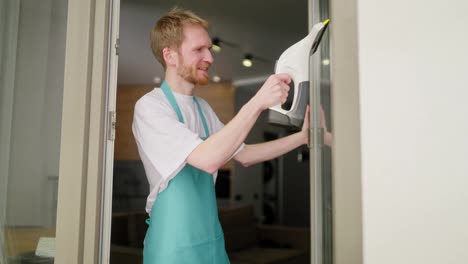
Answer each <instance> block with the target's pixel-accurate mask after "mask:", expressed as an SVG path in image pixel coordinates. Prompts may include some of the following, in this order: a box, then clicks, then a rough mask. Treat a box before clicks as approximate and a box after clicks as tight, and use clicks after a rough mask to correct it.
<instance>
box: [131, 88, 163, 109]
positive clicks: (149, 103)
mask: <svg viewBox="0 0 468 264" xmlns="http://www.w3.org/2000/svg"><path fill="white" fill-rule="evenodd" d="M165 108H166V101H165V98H164V95H163V93H162V92H161V91H160V89H159V88H155V89H153V90H151V91H150V92H148V93H146V94H145V95H143V96H142V97H140V99H138V100H137V102H136V103H135V111H145V110H151V111H158V110H159V111H162V110H164V109H165Z"/></svg>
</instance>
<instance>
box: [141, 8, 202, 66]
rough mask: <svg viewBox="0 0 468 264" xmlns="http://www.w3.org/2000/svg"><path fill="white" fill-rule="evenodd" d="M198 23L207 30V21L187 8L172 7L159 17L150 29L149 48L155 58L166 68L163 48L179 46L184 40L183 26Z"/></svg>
mask: <svg viewBox="0 0 468 264" xmlns="http://www.w3.org/2000/svg"><path fill="white" fill-rule="evenodd" d="M185 25H199V26H202V27H203V28H204V29H206V30H208V22H207V21H206V20H204V19H202V18H200V17H199V16H197V15H195V14H194V13H193V12H191V11H189V10H183V9H180V8H178V7H174V8H173V9H172V10H171V11H169V13H167V14H166V15H165V16H163V17H161V18H160V19H159V20H158V22H157V23H156V25H155V26H154V27H153V30H151V36H150V38H151V49H152V51H153V54H154V56H155V57H156V59H157V60H158V61H159V62H160V63H161V64H162V66H163V67H164V69H166V62H165V61H164V58H163V49H164V48H167V47H171V48H179V47H180V45H181V44H182V41H183V40H184V26H185Z"/></svg>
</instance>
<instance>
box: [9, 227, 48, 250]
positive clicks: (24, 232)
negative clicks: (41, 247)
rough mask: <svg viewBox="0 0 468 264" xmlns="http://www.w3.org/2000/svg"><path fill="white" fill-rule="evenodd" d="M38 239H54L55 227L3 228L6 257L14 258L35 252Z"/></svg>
mask: <svg viewBox="0 0 468 264" xmlns="http://www.w3.org/2000/svg"><path fill="white" fill-rule="evenodd" d="M40 237H55V227H52V228H38V227H21V228H18V227H7V228H5V241H6V254H7V256H16V255H18V254H21V253H26V252H31V251H35V250H36V247H37V242H38V241H39V238H40Z"/></svg>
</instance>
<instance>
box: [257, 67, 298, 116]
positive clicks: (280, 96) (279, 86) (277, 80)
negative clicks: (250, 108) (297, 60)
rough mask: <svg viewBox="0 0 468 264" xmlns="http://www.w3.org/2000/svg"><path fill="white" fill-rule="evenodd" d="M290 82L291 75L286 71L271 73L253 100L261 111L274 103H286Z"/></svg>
mask: <svg viewBox="0 0 468 264" xmlns="http://www.w3.org/2000/svg"><path fill="white" fill-rule="evenodd" d="M290 82H291V77H289V75H287V74H285V73H280V74H274V75H271V76H270V77H268V79H267V80H266V82H265V83H264V84H263V86H262V87H261V88H260V90H258V92H257V94H255V96H254V97H253V98H252V100H253V101H254V102H255V104H256V105H257V106H258V107H260V110H261V111H263V110H266V109H268V108H270V107H272V106H274V105H278V104H284V103H285V102H286V99H287V98H288V93H289V83H290Z"/></svg>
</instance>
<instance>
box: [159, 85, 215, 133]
mask: <svg viewBox="0 0 468 264" xmlns="http://www.w3.org/2000/svg"><path fill="white" fill-rule="evenodd" d="M161 89H162V90H163V92H164V95H165V96H166V98H167V100H168V101H169V103H170V104H171V106H172V109H174V111H175V112H176V114H177V117H178V118H179V121H180V122H181V123H184V117H183V116H182V112H180V108H179V105H178V104H177V101H176V99H175V97H174V94H173V93H172V91H171V89H170V88H169V85H167V82H166V81H164V82H163V83H162V85H161ZM193 101H195V104H196V105H197V108H198V114H199V115H200V118H201V120H202V123H203V128H204V130H205V136H206V138H207V137H209V136H210V132H209V130H208V124H207V123H206V119H205V115H203V111H202V109H201V107H200V103H198V100H197V98H196V96H193Z"/></svg>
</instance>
